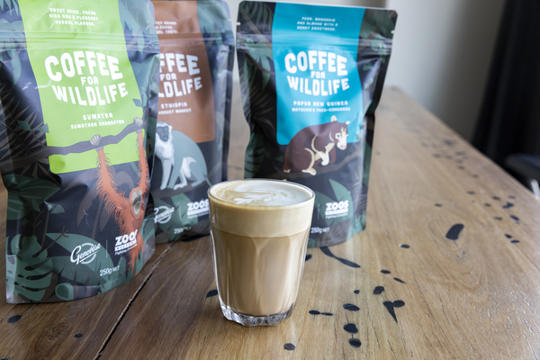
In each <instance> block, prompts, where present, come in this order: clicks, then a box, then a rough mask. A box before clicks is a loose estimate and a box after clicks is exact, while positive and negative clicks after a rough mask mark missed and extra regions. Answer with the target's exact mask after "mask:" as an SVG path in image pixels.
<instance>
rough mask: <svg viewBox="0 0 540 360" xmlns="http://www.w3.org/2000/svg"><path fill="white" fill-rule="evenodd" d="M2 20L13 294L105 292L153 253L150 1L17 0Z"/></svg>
mask: <svg viewBox="0 0 540 360" xmlns="http://www.w3.org/2000/svg"><path fill="white" fill-rule="evenodd" d="M0 19H1V21H2V31H1V32H0V39H1V42H0V43H1V45H0V46H1V48H0V63H1V66H0V171H1V173H2V179H3V183H4V185H5V187H6V188H7V191H8V202H7V219H5V220H3V221H6V225H7V226H6V240H5V251H6V257H5V260H6V298H7V301H8V302H10V303H21V302H50V301H64V300H73V299H79V298H84V297H88V296H92V295H96V294H99V293H102V292H105V291H108V290H110V289H112V288H114V287H116V286H118V285H120V284H123V283H125V282H126V281H128V280H130V279H131V278H133V277H134V276H135V274H137V273H138V272H139V271H140V270H141V268H142V266H143V264H144V263H145V262H146V261H147V260H148V259H149V258H150V256H151V255H152V253H153V251H154V241H155V239H154V226H153V222H151V221H145V220H144V218H145V212H146V211H147V203H148V194H149V185H150V181H149V180H150V171H151V168H152V158H153V149H152V146H153V145H152V143H153V141H154V137H155V122H156V116H157V113H156V112H157V101H158V85H159V83H158V80H159V78H158V75H159V73H158V71H159V57H158V56H159V46H158V45H159V44H158V39H157V36H156V33H155V29H154V26H153V23H154V16H153V7H152V4H151V2H150V1H147V0H116V1H114V0H93V1H84V2H80V1H68V0H43V1H41V0H40V1H36V0H17V1H15V0H14V1H7V2H3V5H2V8H1V10H0ZM2 206H6V204H3V205H2ZM149 215H151V214H149Z"/></svg>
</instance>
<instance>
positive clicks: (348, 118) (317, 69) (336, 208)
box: [237, 1, 397, 246]
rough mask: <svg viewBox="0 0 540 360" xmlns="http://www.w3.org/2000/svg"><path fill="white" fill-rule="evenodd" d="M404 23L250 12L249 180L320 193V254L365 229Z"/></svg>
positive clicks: (242, 42) (369, 11) (272, 9)
mask: <svg viewBox="0 0 540 360" xmlns="http://www.w3.org/2000/svg"><path fill="white" fill-rule="evenodd" d="M396 18H397V16H396V13H395V12H394V11H391V10H383V9H374V8H357V7H333V6H313V5H299V4H285V3H278V4H276V3H271V2H254V1H245V2H242V3H241V4H240V9H239V13H238V22H239V25H238V30H237V52H238V62H239V69H240V81H241V90H242V95H243V102H244V112H245V115H246V119H247V121H248V123H249V126H250V129H251V137H250V141H249V145H248V147H247V150H246V160H245V176H246V177H248V178H249V177H256V178H276V179H287V180H291V181H294V182H298V183H301V184H304V185H306V186H308V187H310V188H311V189H313V190H314V191H315V193H316V200H315V209H314V213H313V221H312V227H311V234H310V240H309V245H310V246H328V245H334V244H338V243H341V242H344V241H346V240H347V239H349V238H350V237H351V236H352V235H353V234H355V233H358V232H359V231H362V230H363V229H364V228H365V224H366V218H365V214H366V205H367V189H368V181H369V168H370V162H371V148H372V142H373V130H374V125H375V109H376V108H377V105H378V102H379V98H380V95H381V92H382V88H383V83H384V78H385V74H386V69H387V67H388V61H389V59H390V53H391V48H392V38H393V31H394V27H395V23H396Z"/></svg>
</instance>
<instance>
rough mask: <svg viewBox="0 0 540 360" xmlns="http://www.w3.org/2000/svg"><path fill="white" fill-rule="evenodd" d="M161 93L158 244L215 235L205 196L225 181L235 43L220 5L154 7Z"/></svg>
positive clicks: (204, 0)
mask: <svg viewBox="0 0 540 360" xmlns="http://www.w3.org/2000/svg"><path fill="white" fill-rule="evenodd" d="M154 7H155V11H156V30H157V33H158V37H159V42H160V48H161V54H160V88H159V113H158V123H157V130H156V161H155V169H154V170H155V171H154V173H153V176H152V187H151V189H152V197H153V199H154V201H155V222H156V235H157V241H158V242H170V241H176V240H187V239H191V238H194V237H199V236H202V235H208V233H209V215H208V212H209V203H208V196H207V191H208V188H209V187H210V186H211V185H212V184H216V183H219V182H221V181H223V180H226V178H227V155H228V149H229V123H230V112H231V92H232V66H233V61H234V37H233V32H232V25H231V23H230V20H229V8H228V7H227V4H226V3H225V2H224V1H219V0H199V1H194V0H188V1H154Z"/></svg>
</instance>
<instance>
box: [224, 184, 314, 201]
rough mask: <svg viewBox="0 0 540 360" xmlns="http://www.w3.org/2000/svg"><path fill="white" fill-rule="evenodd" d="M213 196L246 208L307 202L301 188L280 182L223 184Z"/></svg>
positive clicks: (306, 195)
mask: <svg viewBox="0 0 540 360" xmlns="http://www.w3.org/2000/svg"><path fill="white" fill-rule="evenodd" d="M213 195H214V196H215V197H216V198H218V199H220V200H222V201H225V202H228V203H233V204H236V205H247V206H287V205H294V204H298V203H301V202H304V201H306V200H308V199H309V198H310V197H311V194H310V193H309V192H307V190H305V189H303V188H302V187H300V186H298V185H295V184H291V183H287V182H280V181H268V180H250V181H235V182H231V183H223V185H220V186H218V187H216V188H215V190H214V192H213Z"/></svg>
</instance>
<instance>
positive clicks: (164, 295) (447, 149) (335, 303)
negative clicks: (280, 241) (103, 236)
mask: <svg viewBox="0 0 540 360" xmlns="http://www.w3.org/2000/svg"><path fill="white" fill-rule="evenodd" d="M247 135H248V130H247V126H246V125H245V124H244V122H243V120H242V119H241V117H240V116H234V117H233V125H232V137H231V154H230V161H229V175H230V177H231V178H241V177H242V166H243V151H244V149H245V144H246V142H247ZM367 216H368V217H367V230H366V231H365V232H363V233H361V234H359V235H357V236H356V237H355V238H353V239H352V240H351V241H349V242H347V243H345V244H342V245H338V246H334V247H331V248H326V249H308V256H307V258H306V259H307V260H306V265H305V272H304V276H303V280H302V284H301V288H300V293H299V297H298V302H297V304H296V308H295V310H294V312H293V315H292V316H291V318H289V319H287V320H286V321H284V322H283V323H282V324H280V325H279V326H277V327H269V328H244V327H242V326H240V325H237V324H235V323H233V322H230V321H227V320H225V318H224V317H223V316H222V315H221V311H220V309H219V304H218V298H217V296H216V295H215V291H213V290H215V284H214V281H213V268H212V260H211V246H210V240H209V238H208V237H205V238H201V239H198V240H195V241H192V242H182V243H177V244H173V245H165V246H160V247H158V254H157V255H156V256H155V257H154V258H153V260H152V262H151V263H150V264H148V265H147V266H146V267H145V269H144V271H143V273H142V274H141V275H139V276H138V277H137V278H136V280H135V281H133V282H131V283H129V284H127V285H124V286H122V287H120V288H118V289H116V290H114V291H111V292H109V293H107V294H103V295H100V296H97V297H95V298H91V299H86V300H80V301H76V302H71V303H64V304H46V305H17V306H13V305H7V304H5V303H3V302H2V303H0V358H2V357H8V358H9V359H12V360H14V359H24V358H36V359H43V358H47V359H57V358H58V359H66V358H74V359H79V358H96V357H101V358H102V359H130V360H132V359H279V358H298V359H335V358H346V359H354V358H358V359H407V358H411V359H540V313H539V309H540V269H539V264H540V250H539V245H540V202H539V201H537V200H536V199H535V198H534V197H533V195H532V194H531V193H529V192H528V191H527V190H526V189H525V188H523V187H522V186H521V185H520V184H518V183H517V182H516V181H515V180H514V179H513V178H511V177H510V176H509V175H508V174H506V173H505V172H504V171H502V170H501V169H500V168H498V167H497V166H496V165H494V164H493V163H492V162H490V161H489V160H487V159H486V158H485V157H484V156H482V155H481V154H480V153H478V152H477V151H476V150H474V149H473V148H472V147H471V146H470V145H468V144H467V143H466V142H465V141H463V140H462V139H461V138H459V137H458V136H457V135H456V134H455V133H454V132H453V131H451V130H449V129H448V128H447V127H446V126H444V125H443V124H442V123H441V121H440V120H438V119H436V118H435V117H434V116H433V115H431V114H429V113H428V112H426V111H425V110H424V109H423V108H422V107H421V106H420V105H418V104H417V103H415V102H414V101H413V100H411V99H410V98H409V97H407V96H406V95H404V94H403V93H402V92H401V91H399V90H397V89H395V88H387V89H386V90H385V93H384V96H383V100H382V103H381V105H380V107H379V111H378V117H377V125H376V132H375V145H374V151H373V163H372V178H371V182H370V190H369V200H368V215H367ZM0 290H1V291H3V288H2V289H0ZM15 315H21V318H20V319H19V320H18V321H11V322H10V320H9V319H15V318H13V317H14V316H15ZM76 334H82V336H81V337H75V335H76Z"/></svg>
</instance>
